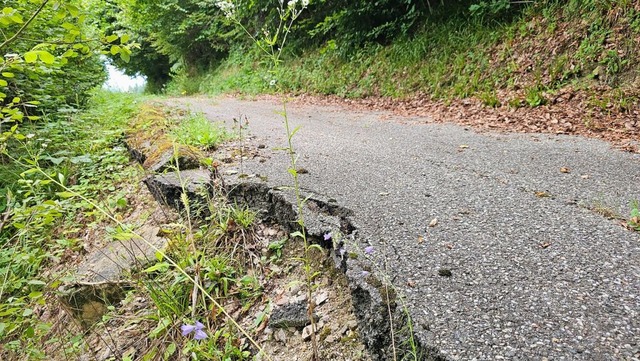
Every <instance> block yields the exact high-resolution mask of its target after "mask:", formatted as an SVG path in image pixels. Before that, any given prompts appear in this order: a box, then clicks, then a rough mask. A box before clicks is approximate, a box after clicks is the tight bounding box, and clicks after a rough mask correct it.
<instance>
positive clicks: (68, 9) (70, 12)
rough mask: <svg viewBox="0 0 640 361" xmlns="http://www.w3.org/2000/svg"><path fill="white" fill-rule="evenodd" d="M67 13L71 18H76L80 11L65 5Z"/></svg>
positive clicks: (73, 6)
mask: <svg viewBox="0 0 640 361" xmlns="http://www.w3.org/2000/svg"><path fill="white" fill-rule="evenodd" d="M67 11H68V12H69V14H71V16H73V17H77V16H78V15H80V9H78V8H77V7H76V6H75V5H71V4H67Z"/></svg>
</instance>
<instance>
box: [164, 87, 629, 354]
mask: <svg viewBox="0 0 640 361" xmlns="http://www.w3.org/2000/svg"><path fill="white" fill-rule="evenodd" d="M176 101H177V102H179V103H181V104H188V105H189V106H190V108H191V109H192V110H194V111H201V112H203V113H204V114H206V116H207V117H208V118H209V119H211V120H212V121H213V120H223V121H227V122H228V121H230V120H231V119H233V118H240V117H243V118H244V117H245V116H246V117H247V119H248V121H249V133H250V135H251V136H252V138H250V139H248V140H247V141H246V143H247V145H249V146H251V147H254V148H256V149H257V148H258V145H265V146H266V147H265V148H264V149H260V156H259V157H256V158H254V159H249V160H247V161H246V162H244V163H243V165H242V167H243V170H242V172H243V173H255V174H259V175H261V176H266V179H267V183H268V184H269V185H270V186H282V185H290V184H291V176H290V175H289V174H288V173H287V168H288V163H287V156H286V154H285V153H284V152H282V151H278V150H275V148H278V147H282V146H284V145H285V142H286V134H285V131H284V127H283V121H282V116H281V115H279V114H278V112H280V111H281V110H282V106H281V105H278V104H277V103H275V102H273V101H269V100H258V101H247V100H238V99H233V98H226V97H221V98H216V99H204V98H182V99H177V100H176ZM288 111H289V112H288V113H289V118H290V120H291V122H292V123H293V124H294V126H297V125H300V126H301V130H300V131H299V132H298V133H297V134H296V135H295V137H294V144H295V148H296V151H297V153H298V154H299V155H300V158H299V163H298V166H299V167H303V168H305V169H306V170H307V171H308V173H306V174H302V175H301V176H300V177H301V182H302V186H303V187H304V188H307V189H311V190H313V191H315V192H318V193H321V194H324V195H327V196H328V197H331V198H334V199H335V200H337V202H338V203H339V204H340V205H342V206H344V207H346V208H349V209H351V210H352V211H353V212H354V217H353V219H354V221H355V223H356V224H357V227H358V237H357V242H358V246H359V247H365V246H366V245H371V246H373V248H374V252H373V255H374V256H375V257H376V259H377V260H378V261H379V262H380V263H381V264H386V269H387V272H388V273H389V276H390V277H391V279H393V282H394V284H395V285H396V287H398V288H399V289H400V292H401V294H403V295H404V296H405V297H406V301H407V304H408V305H409V313H410V314H411V316H412V319H413V321H414V326H415V332H416V334H417V335H418V338H419V339H420V341H421V343H422V344H423V345H426V346H428V347H429V348H434V349H435V350H437V352H439V353H440V355H441V356H442V357H443V358H446V359H451V360H457V359H460V360H472V359H477V360H498V359H507V360H545V359H548V360H637V359H638V358H640V233H638V232H632V231H630V230H628V229H625V228H624V227H623V226H621V225H620V221H616V220H612V219H610V218H608V216H611V215H620V216H628V215H629V211H630V201H632V200H634V199H636V200H640V157H639V155H638V154H631V153H624V152H620V151H617V150H614V149H612V148H611V147H610V146H609V145H608V144H606V143H603V142H600V141H595V140H586V139H583V138H578V137H571V136H550V135H540V134H526V135H505V134H488V133H482V134H479V133H476V132H474V131H473V130H470V129H465V128H462V127H459V126H456V125H447V124H445V125H442V124H429V123H428V119H417V118H400V117H395V116H392V115H390V114H385V113H378V112H366V111H350V110H349V109H343V108H339V107H320V106H310V105H297V104H295V103H291V104H289V105H288ZM436 220H437V221H436ZM349 246H350V247H354V245H349Z"/></svg>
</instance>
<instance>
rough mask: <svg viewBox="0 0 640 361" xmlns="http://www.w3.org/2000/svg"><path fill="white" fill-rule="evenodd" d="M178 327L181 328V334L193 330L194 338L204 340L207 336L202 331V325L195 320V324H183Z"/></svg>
mask: <svg viewBox="0 0 640 361" xmlns="http://www.w3.org/2000/svg"><path fill="white" fill-rule="evenodd" d="M180 329H181V330H182V336H187V335H188V334H190V333H192V332H193V339H194V340H204V339H205V338H207V334H206V333H205V332H204V331H203V329H204V325H203V324H202V323H200V322H198V321H196V324H195V325H188V324H184V325H182V326H180Z"/></svg>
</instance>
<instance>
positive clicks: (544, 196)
mask: <svg viewBox="0 0 640 361" xmlns="http://www.w3.org/2000/svg"><path fill="white" fill-rule="evenodd" d="M535 193H536V197H538V198H546V197H551V194H549V193H547V192H544V191H541V192H535Z"/></svg>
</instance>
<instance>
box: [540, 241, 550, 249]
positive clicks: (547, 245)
mask: <svg viewBox="0 0 640 361" xmlns="http://www.w3.org/2000/svg"><path fill="white" fill-rule="evenodd" d="M549 246H551V243H550V242H543V243H540V248H547V247H549Z"/></svg>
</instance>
